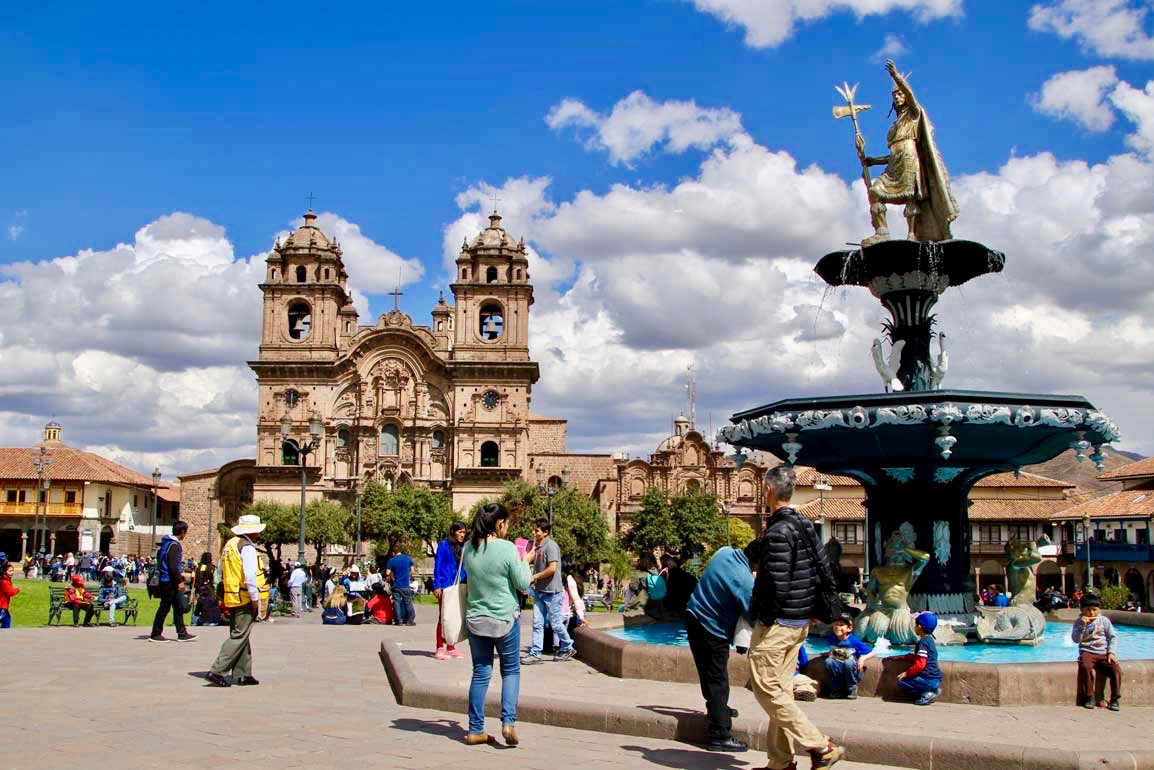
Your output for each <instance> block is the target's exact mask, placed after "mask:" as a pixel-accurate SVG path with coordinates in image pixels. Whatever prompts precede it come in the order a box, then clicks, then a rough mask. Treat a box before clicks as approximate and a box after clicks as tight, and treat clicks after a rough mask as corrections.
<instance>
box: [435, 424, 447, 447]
mask: <svg viewBox="0 0 1154 770" xmlns="http://www.w3.org/2000/svg"><path fill="white" fill-rule="evenodd" d="M444 448H445V431H443V430H439V429H438V430H435V431H433V449H444Z"/></svg>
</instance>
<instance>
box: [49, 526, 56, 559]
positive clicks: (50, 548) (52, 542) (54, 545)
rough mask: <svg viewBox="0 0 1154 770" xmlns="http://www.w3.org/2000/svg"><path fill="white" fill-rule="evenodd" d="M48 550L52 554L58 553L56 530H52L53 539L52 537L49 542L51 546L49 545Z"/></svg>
mask: <svg viewBox="0 0 1154 770" xmlns="http://www.w3.org/2000/svg"><path fill="white" fill-rule="evenodd" d="M48 552H49V554H51V555H55V554H56V532H55V530H54V531H53V532H52V539H51V542H50V543H49V546H48Z"/></svg>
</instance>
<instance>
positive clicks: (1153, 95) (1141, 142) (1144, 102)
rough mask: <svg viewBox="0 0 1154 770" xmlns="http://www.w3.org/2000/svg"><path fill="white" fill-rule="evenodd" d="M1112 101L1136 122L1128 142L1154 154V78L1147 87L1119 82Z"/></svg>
mask: <svg viewBox="0 0 1154 770" xmlns="http://www.w3.org/2000/svg"><path fill="white" fill-rule="evenodd" d="M1110 101H1111V102H1113V104H1114V106H1115V107H1117V108H1118V109H1119V111H1121V112H1122V113H1123V114H1124V115H1125V116H1126V117H1127V119H1129V120H1130V122H1131V123H1133V124H1134V131H1133V132H1132V133H1131V134H1129V135H1128V136H1127V137H1126V143H1127V144H1129V145H1130V146H1131V147H1133V148H1134V149H1136V150H1138V151H1139V152H1141V153H1144V154H1146V155H1154V80H1151V81H1149V82H1148V83H1146V88H1145V89H1137V88H1134V87H1133V86H1132V85H1130V84H1129V83H1126V82H1122V83H1119V84H1118V86H1117V88H1115V89H1114V93H1113V94H1111V95H1110Z"/></svg>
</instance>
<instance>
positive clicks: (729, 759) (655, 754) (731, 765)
mask: <svg viewBox="0 0 1154 770" xmlns="http://www.w3.org/2000/svg"><path fill="white" fill-rule="evenodd" d="M621 748H622V750H623V751H635V752H637V753H638V754H640V755H641V758H642V759H644V760H645V761H647V762H652V763H653V764H655V765H662V766H664V767H676V768H693V770H745V768H746V767H747V763H746V762H745V761H742V760H739V759H737V758H736V757H733V756H730V755H729V754H721V753H711V752H708V751H704V750H700V749H698V750H696V751H695V750H693V749H650V748H647V747H645V746H622V747H621Z"/></svg>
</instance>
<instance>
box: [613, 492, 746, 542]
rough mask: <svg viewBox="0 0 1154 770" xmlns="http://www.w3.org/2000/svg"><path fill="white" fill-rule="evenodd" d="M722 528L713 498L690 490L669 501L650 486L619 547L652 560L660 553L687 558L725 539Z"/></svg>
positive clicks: (668, 498)
mask: <svg viewBox="0 0 1154 770" xmlns="http://www.w3.org/2000/svg"><path fill="white" fill-rule="evenodd" d="M724 527H725V522H724V520H723V519H721V518H720V517H719V516H718V515H717V498H716V497H714V496H713V495H708V494H704V493H702V492H698V491H696V490H691V491H690V492H688V493H686V494H684V495H675V496H674V497H672V498H671V497H668V496H666V495H665V493H663V492H662V491H661V490H659V489H657V488H656V487H651V488H650V489H648V490H647V491H646V492H645V495H644V496H643V497H642V498H641V510H639V511H638V512H637V513H635V514H633V522H632V526H631V527H630V529H629V531H628V532H626V533H625V535H624V537H622V538H621V544H622V545H623V546H624V547H625V548H627V549H629V550H630V551H633V552H634V553H636V554H637V555H638V556H648V557H650V558H652V557H653V556H654V554H655V552H656V551H658V550H660V551H663V552H665V553H672V554H677V555H678V556H680V557H681V558H682V559H688V558H690V557H692V556H693V555H694V554H700V553H702V552H703V551H704V550H705V549H706V547H707V546H708V545H709V544H711V543H715V542H717V541H718V539H719V537H720V538H724V536H725V529H724Z"/></svg>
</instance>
